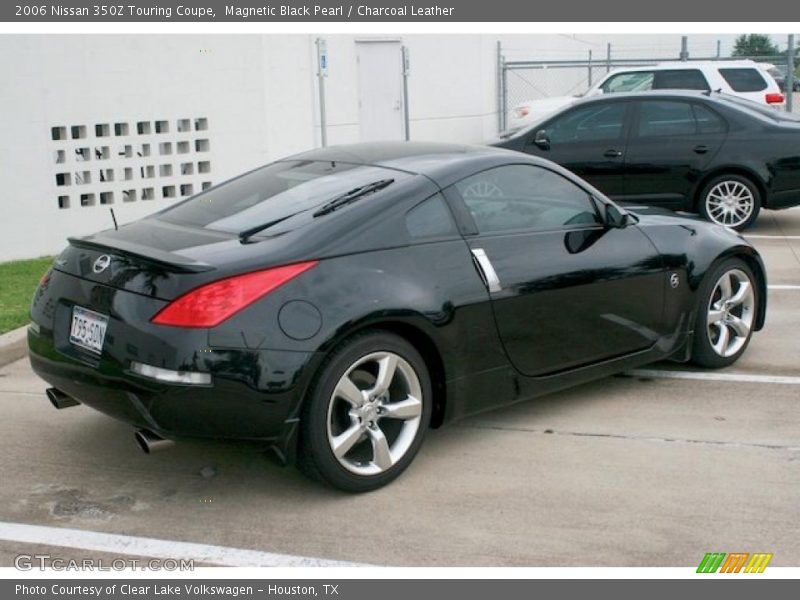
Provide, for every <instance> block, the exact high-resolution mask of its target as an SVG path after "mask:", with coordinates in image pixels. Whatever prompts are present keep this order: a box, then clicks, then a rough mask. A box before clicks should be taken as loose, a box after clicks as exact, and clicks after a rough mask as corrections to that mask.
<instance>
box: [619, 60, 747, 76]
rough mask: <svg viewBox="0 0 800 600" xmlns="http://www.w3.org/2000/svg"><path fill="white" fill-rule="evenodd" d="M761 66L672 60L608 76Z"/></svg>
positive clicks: (622, 70) (722, 61)
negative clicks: (629, 73) (634, 72)
mask: <svg viewBox="0 0 800 600" xmlns="http://www.w3.org/2000/svg"><path fill="white" fill-rule="evenodd" d="M761 66H762V64H760V63H757V62H755V61H752V60H749V59H743V60H692V61H682V60H672V61H666V62H660V63H656V64H653V65H637V66H631V67H624V66H621V67H617V68H615V69H614V70H612V71H611V73H610V75H614V74H615V73H627V72H633V71H664V70H671V69H703V68H709V67H710V68H714V69H726V68H728V69H729V68H737V67H739V68H741V67H748V68H760V67H761Z"/></svg>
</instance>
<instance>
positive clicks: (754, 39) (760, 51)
mask: <svg viewBox="0 0 800 600" xmlns="http://www.w3.org/2000/svg"><path fill="white" fill-rule="evenodd" d="M780 53H781V52H780V50H779V49H778V46H777V45H776V44H775V43H774V42H773V41H772V39H770V37H769V36H768V35H764V34H763V33H750V34H746V35H740V36H739V37H737V38H736V42H734V44H733V56H777V55H779V54H780Z"/></svg>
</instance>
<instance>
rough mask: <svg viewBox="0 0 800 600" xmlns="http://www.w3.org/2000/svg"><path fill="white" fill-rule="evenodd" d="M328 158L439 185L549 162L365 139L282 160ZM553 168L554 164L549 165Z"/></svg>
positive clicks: (492, 151) (486, 149)
mask: <svg viewBox="0 0 800 600" xmlns="http://www.w3.org/2000/svg"><path fill="white" fill-rule="evenodd" d="M296 160H310V161H325V162H328V161H330V162H342V163H350V164H357V165H369V166H376V167H383V168H386V169H393V170H396V171H404V172H406V173H411V174H414V175H423V176H425V177H428V178H429V179H432V180H433V181H434V182H436V183H437V184H438V185H439V186H440V187H446V186H448V185H450V184H451V183H453V182H455V181H458V180H459V179H462V178H463V177H466V176H469V175H472V174H473V173H475V172H476V171H479V170H481V169H483V168H490V167H493V166H497V165H501V164H508V163H511V162H528V163H532V164H541V165H544V164H548V165H550V163H548V161H545V160H543V159H540V158H537V157H534V156H530V155H523V154H520V153H518V152H514V151H511V150H506V149H504V148H494V147H491V146H472V145H466V144H465V145H461V144H440V143H432V142H400V141H385V142H362V143H359V144H347V145H341V146H328V147H326V148H317V149H315V150H309V151H307V152H303V153H301V154H296V155H294V156H290V157H287V158H284V159H282V161H296ZM550 167H551V168H552V165H550Z"/></svg>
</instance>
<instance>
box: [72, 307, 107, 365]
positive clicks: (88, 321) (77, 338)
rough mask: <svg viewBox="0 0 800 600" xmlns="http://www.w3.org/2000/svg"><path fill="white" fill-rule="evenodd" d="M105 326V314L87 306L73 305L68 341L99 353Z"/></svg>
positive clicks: (104, 334)
mask: <svg viewBox="0 0 800 600" xmlns="http://www.w3.org/2000/svg"><path fill="white" fill-rule="evenodd" d="M107 327H108V317H107V316H105V315H101V314H100V313H96V312H94V311H93V310H89V309H88V308H82V307H80V306H73V307H72V326H71V327H70V330H69V341H70V342H72V343H73V344H75V345H76V346H80V347H81V348H85V349H86V350H90V351H92V352H94V353H95V354H101V353H102V351H103V340H104V339H105V337H106V328H107Z"/></svg>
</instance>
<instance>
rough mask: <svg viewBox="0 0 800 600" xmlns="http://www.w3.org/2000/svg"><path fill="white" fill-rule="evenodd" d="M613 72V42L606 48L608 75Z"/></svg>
mask: <svg viewBox="0 0 800 600" xmlns="http://www.w3.org/2000/svg"><path fill="white" fill-rule="evenodd" d="M609 71H611V42H608V45H607V46H606V73H608V72H609Z"/></svg>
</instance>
